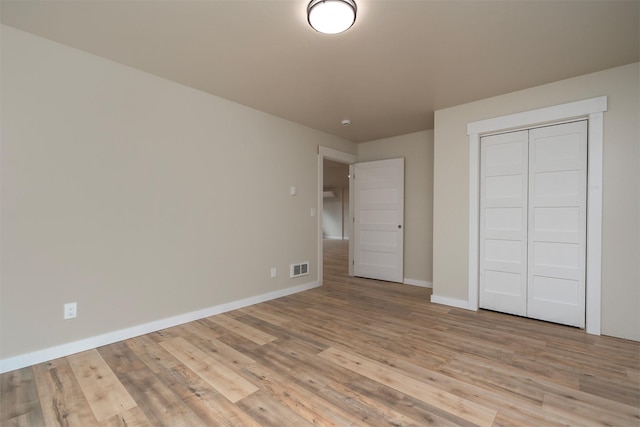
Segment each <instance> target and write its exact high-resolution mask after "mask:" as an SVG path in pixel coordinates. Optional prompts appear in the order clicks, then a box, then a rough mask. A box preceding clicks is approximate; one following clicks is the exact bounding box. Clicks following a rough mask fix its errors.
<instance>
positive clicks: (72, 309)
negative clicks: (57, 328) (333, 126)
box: [64, 302, 78, 320]
mask: <svg viewBox="0 0 640 427" xmlns="http://www.w3.org/2000/svg"><path fill="white" fill-rule="evenodd" d="M77 316H78V303H76V302H69V303H67V304H65V305H64V319H65V320H67V319H75V318H76V317H77Z"/></svg>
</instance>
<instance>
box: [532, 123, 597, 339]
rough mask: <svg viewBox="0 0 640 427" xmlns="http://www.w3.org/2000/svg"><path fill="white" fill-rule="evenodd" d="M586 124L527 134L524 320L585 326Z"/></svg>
mask: <svg viewBox="0 0 640 427" xmlns="http://www.w3.org/2000/svg"><path fill="white" fill-rule="evenodd" d="M586 177H587V122H586V121H583V122H576V123H567V124H562V125H555V126H549V127H544V128H538V129H532V130H530V131H529V207H528V216H529V223H528V247H527V252H528V274H527V276H528V277H527V284H528V285H527V288H528V291H527V294H528V295H527V316H528V317H532V318H536V319H542V320H547V321H552V322H556V323H562V324H566V325H572V326H578V327H584V325H585V272H586V264H585V263H586V190H587V188H586Z"/></svg>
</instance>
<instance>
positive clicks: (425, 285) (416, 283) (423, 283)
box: [402, 277, 433, 288]
mask: <svg viewBox="0 0 640 427" xmlns="http://www.w3.org/2000/svg"><path fill="white" fill-rule="evenodd" d="M402 283H404V284H405V285H413V286H421V287H423V288H433V283H431V282H427V281H425V280H416V279H407V278H406V277H405V279H404V281H403V282H402Z"/></svg>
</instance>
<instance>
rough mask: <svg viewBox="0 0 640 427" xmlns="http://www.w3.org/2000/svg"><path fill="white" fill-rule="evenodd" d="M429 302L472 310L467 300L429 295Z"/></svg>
mask: <svg viewBox="0 0 640 427" xmlns="http://www.w3.org/2000/svg"><path fill="white" fill-rule="evenodd" d="M431 302H433V303H435V304H442V305H448V306H451V307H456V308H464V309H465V310H473V309H472V308H470V307H469V302H468V301H467V300H463V299H457V298H449V297H441V296H439V295H431Z"/></svg>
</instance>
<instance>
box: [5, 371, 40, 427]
mask: <svg viewBox="0 0 640 427" xmlns="http://www.w3.org/2000/svg"><path fill="white" fill-rule="evenodd" d="M0 396H2V399H0V425H16V426H24V425H27V426H31V425H33V426H38V425H44V424H45V423H44V418H43V415H42V409H41V406H40V398H39V396H38V390H37V388H36V383H35V379H34V373H33V370H32V368H31V367H28V368H23V369H18V370H16V371H12V372H9V373H6V374H4V375H2V376H0Z"/></svg>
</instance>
